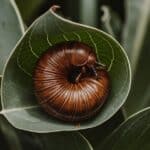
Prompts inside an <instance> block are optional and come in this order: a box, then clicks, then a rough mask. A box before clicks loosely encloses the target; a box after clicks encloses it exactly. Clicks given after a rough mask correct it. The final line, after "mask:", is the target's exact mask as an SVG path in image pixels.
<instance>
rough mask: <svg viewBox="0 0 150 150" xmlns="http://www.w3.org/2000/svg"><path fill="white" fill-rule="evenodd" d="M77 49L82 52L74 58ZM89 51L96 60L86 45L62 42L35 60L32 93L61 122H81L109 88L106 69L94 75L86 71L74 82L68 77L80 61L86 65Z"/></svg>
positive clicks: (102, 101)
mask: <svg viewBox="0 0 150 150" xmlns="http://www.w3.org/2000/svg"><path fill="white" fill-rule="evenodd" d="M79 49H80V50H83V51H84V53H85V54H84V53H83V58H82V57H81V58H79V61H78V60H77V59H78V57H77V56H80V55H77V56H75V55H74V54H76V52H78V51H79ZM91 53H92V56H93V57H94V58H95V60H96V56H95V54H94V52H93V51H92V49H91V48H90V47H88V46H87V45H86V44H84V43H81V42H66V43H61V44H56V46H54V47H52V48H50V49H49V50H48V51H46V52H45V53H44V54H43V55H42V56H41V58H40V59H39V61H38V62H37V65H36V67H35V72H34V76H33V79H34V89H35V95H36V97H37V99H38V101H39V103H40V104H41V105H42V107H43V108H44V110H45V111H46V112H48V113H49V114H50V115H52V116H54V117H56V118H59V119H61V120H65V121H81V120H85V119H89V118H90V117H91V116H93V115H94V114H96V112H98V111H99V109H100V107H101V106H102V104H103V103H104V101H105V99H106V97H107V95H108V91H109V77H108V73H107V71H106V69H97V70H96V71H97V75H98V77H97V78H96V77H95V76H94V75H91V74H89V73H88V72H87V75H85V76H83V77H82V78H81V79H80V80H79V82H77V83H73V82H71V81H70V79H69V77H70V76H74V70H76V67H78V66H79V64H80V63H81V65H85V66H86V63H87V59H88V56H89V55H91ZM75 63H77V65H76V64H75ZM78 63H79V64H78ZM77 71H80V68H78V70H77Z"/></svg>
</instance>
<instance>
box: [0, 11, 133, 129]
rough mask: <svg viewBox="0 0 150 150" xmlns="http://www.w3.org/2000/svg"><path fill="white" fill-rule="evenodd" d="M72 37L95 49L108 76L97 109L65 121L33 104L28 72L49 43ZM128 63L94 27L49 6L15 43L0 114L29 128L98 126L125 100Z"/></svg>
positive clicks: (16, 125) (19, 125)
mask: <svg viewBox="0 0 150 150" xmlns="http://www.w3.org/2000/svg"><path fill="white" fill-rule="evenodd" d="M68 40H70V41H71V40H76V41H82V42H84V43H87V44H88V45H90V46H91V47H93V48H94V49H95V52H96V53H97V56H98V60H100V61H101V62H102V63H104V64H106V65H107V67H108V71H109V75H110V78H111V92H110V96H109V98H108V100H107V102H106V103H105V105H104V106H103V107H102V108H101V111H100V113H99V114H98V115H97V116H96V117H95V118H92V119H90V120H89V121H85V122H82V123H80V126H78V125H76V124H71V123H66V122H62V121H59V120H57V119H54V118H52V117H51V116H48V115H47V114H46V113H45V112H43V111H42V109H41V108H40V107H39V105H38V104H37V101H36V99H35V97H34V91H33V88H32V72H33V70H34V67H35V64H36V61H37V59H38V58H39V57H40V55H41V54H42V53H43V52H44V51H45V50H47V49H48V48H49V47H50V46H52V45H55V44H56V43H60V42H62V41H68ZM130 77H131V74H130V67H129V62H128V59H127V56H126V54H125V53H124V51H123V49H122V48H121V46H120V45H119V44H118V43H117V42H116V41H115V40H114V39H113V38H112V37H110V36H109V35H107V34H106V33H104V32H102V31H99V30H97V29H95V28H91V27H88V26H84V25H81V24H77V23H74V22H71V21H68V20H66V19H63V18H62V17H60V16H58V15H56V14H55V13H54V12H53V11H52V10H51V11H48V12H46V13H45V14H44V15H43V16H41V17H40V18H39V19H37V20H36V21H35V22H34V23H33V24H32V26H31V27H30V28H29V29H28V30H27V32H26V34H25V36H24V37H23V38H22V39H21V41H20V42H19V44H18V45H17V46H16V48H15V51H14V53H13V54H12V56H11V58H10V59H9V61H8V63H7V66H6V68H5V73H4V78H3V80H2V112H1V113H2V114H4V116H5V117H6V118H7V119H8V120H9V122H10V123H11V124H12V125H14V126H15V127H16V128H19V129H23V130H28V131H32V132H54V131H66V130H69V131H70V130H79V129H86V128H92V127H95V126H98V125H100V124H102V123H103V122H105V121H106V120H108V119H109V118H110V117H112V116H113V115H114V114H115V113H116V112H117V111H118V110H119V108H120V107H121V105H122V104H123V103H124V101H125V100H126V97H127V95H128V92H129V89H130Z"/></svg>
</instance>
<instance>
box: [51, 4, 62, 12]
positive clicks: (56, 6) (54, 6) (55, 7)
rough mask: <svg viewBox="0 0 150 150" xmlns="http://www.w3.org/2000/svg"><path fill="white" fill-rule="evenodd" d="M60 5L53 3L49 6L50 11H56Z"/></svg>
mask: <svg viewBox="0 0 150 150" xmlns="http://www.w3.org/2000/svg"><path fill="white" fill-rule="evenodd" d="M60 8H61V7H60V6H59V5H53V6H51V7H50V11H52V12H56V11H57V10H58V9H60Z"/></svg>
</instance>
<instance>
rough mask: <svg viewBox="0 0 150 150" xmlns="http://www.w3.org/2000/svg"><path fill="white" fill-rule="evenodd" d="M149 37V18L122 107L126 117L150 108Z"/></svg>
mask: <svg viewBox="0 0 150 150" xmlns="http://www.w3.org/2000/svg"><path fill="white" fill-rule="evenodd" d="M149 35H150V18H149V24H148V26H147V29H146V34H145V37H144V42H143V45H142V48H141V54H140V56H139V62H138V63H137V69H136V72H135V75H134V78H133V84H132V88H131V91H130V94H129V96H128V99H127V101H126V103H125V105H124V108H125V112H126V116H130V115H131V114H133V113H135V112H137V111H139V110H141V109H143V108H145V107H148V106H150V81H149V77H150V69H148V68H149V64H150V59H149V58H150V47H149V46H150V44H149V41H150V36H149Z"/></svg>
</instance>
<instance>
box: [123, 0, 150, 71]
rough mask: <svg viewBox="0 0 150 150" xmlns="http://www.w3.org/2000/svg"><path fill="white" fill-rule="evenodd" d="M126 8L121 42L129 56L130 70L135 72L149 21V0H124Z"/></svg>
mask: <svg viewBox="0 0 150 150" xmlns="http://www.w3.org/2000/svg"><path fill="white" fill-rule="evenodd" d="M126 9H127V17H126V18H127V20H126V23H125V27H124V31H123V41H122V43H123V46H124V48H125V50H126V51H127V54H128V56H129V59H130V62H131V68H132V71H133V73H135V71H136V67H137V63H138V59H139V56H140V53H141V47H142V45H143V42H144V35H145V33H146V26H147V24H148V21H149V13H150V0H142V1H141V0H126Z"/></svg>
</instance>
